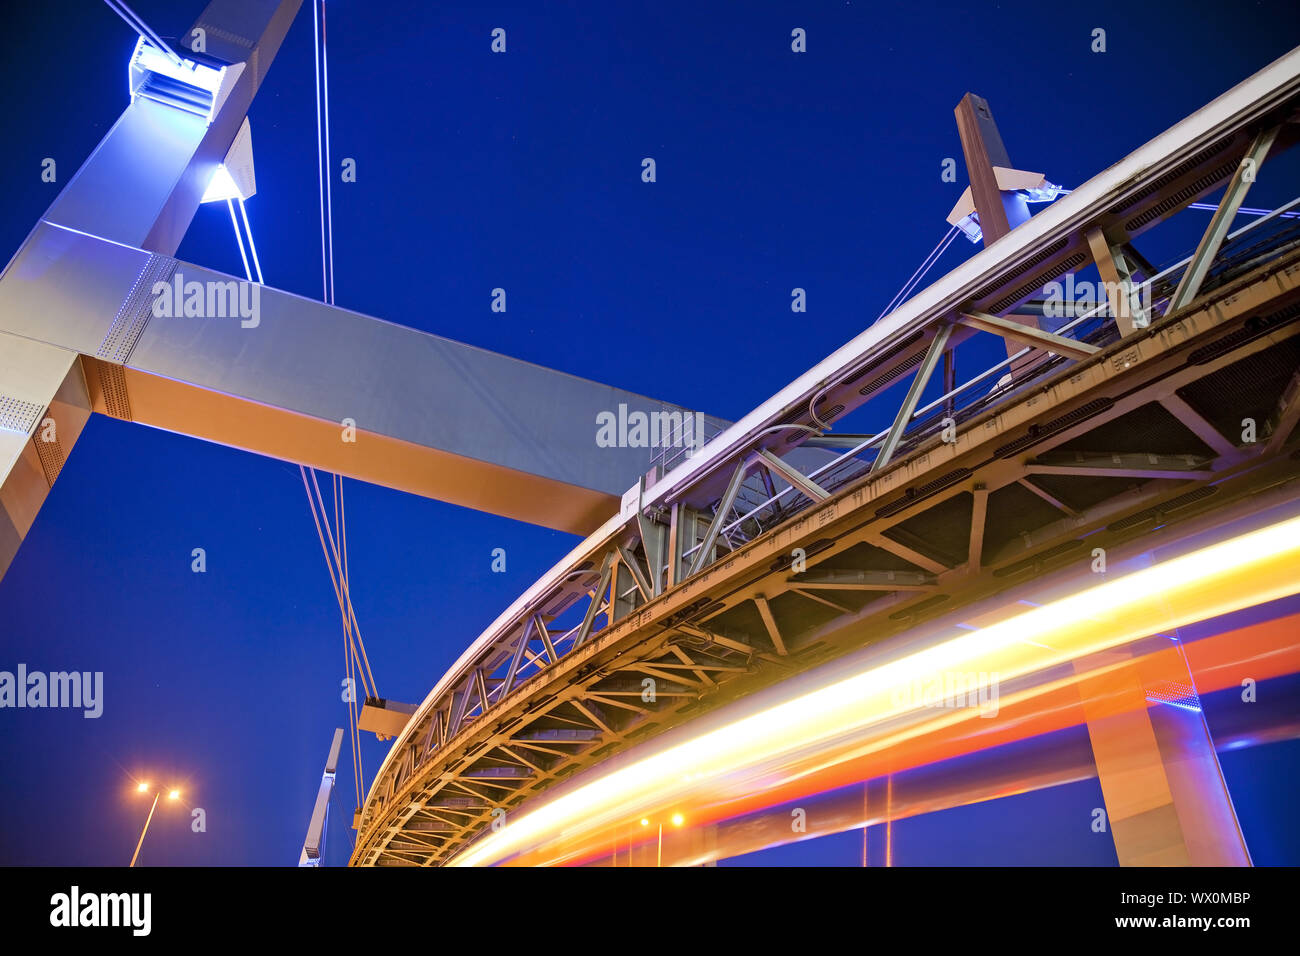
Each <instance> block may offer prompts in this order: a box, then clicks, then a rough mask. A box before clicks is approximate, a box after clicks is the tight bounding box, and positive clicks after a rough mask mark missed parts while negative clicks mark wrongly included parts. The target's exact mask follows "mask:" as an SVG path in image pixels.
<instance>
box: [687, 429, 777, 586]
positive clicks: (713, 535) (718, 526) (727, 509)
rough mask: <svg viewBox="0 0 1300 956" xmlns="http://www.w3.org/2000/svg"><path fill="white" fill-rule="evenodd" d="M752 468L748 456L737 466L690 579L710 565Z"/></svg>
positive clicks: (698, 554)
mask: <svg viewBox="0 0 1300 956" xmlns="http://www.w3.org/2000/svg"><path fill="white" fill-rule="evenodd" d="M760 454H761V453H760ZM750 467H751V460H750V458H749V457H748V456H746V457H744V458H742V459H741V461H740V464H738V465H736V470H735V471H733V472H732V473H731V480H730V481H729V482H727V490H726V491H725V492H724V493H723V495H722V500H721V501H719V502H718V507H717V509H715V510H714V512H713V520H712V521H710V522H709V530H708V531H707V532H705V535H704V541H703V542H702V543H701V544H700V550H698V551H696V552H695V560H693V561H692V562H691V569H690V571H688V572H687V576H688V577H689V576H690V575H692V574H696V573H698V572H699V570H700V569H701V568H703V567H704V566H705V565H706V564H708V562H709V554H710V553H711V552H712V551H713V546H714V544H716V543H717V541H718V534H719V533H720V532H721V531H722V526H723V525H724V524H726V522H727V516H728V515H729V514H731V509H732V507H733V506H734V505H735V503H736V496H737V495H738V494H740V486H741V485H743V484H744V483H745V476H746V475H748V474H749V469H750Z"/></svg>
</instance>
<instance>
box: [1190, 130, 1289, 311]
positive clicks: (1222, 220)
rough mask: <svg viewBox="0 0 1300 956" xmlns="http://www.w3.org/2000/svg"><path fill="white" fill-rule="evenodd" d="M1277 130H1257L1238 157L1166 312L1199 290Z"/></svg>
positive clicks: (1194, 295) (1275, 136) (1193, 296)
mask: <svg viewBox="0 0 1300 956" xmlns="http://www.w3.org/2000/svg"><path fill="white" fill-rule="evenodd" d="M1280 129H1281V127H1280V126H1272V127H1269V128H1268V129H1264V130H1261V131H1260V132H1259V133H1258V134H1257V135H1256V136H1255V140H1254V142H1252V143H1251V144H1250V148H1249V149H1247V150H1246V155H1245V156H1244V157H1242V160H1241V164H1240V165H1239V166H1238V167H1237V171H1236V172H1235V173H1233V174H1232V179H1231V180H1230V181H1229V183H1228V188H1227V190H1226V191H1225V192H1224V194H1223V198H1222V199H1221V200H1219V208H1218V209H1216V210H1214V215H1212V216H1211V217H1210V224H1209V225H1208V226H1206V227H1205V234H1204V235H1203V236H1201V241H1200V243H1198V244H1197V246H1196V251H1195V252H1194V253H1192V261H1191V262H1189V263H1188V264H1187V269H1186V271H1184V272H1183V278H1182V280H1181V281H1180V282H1179V283H1178V288H1177V289H1175V290H1174V294H1173V298H1171V299H1170V300H1169V307H1168V309H1166V310H1165V312H1166V314H1172V313H1174V312H1177V311H1178V310H1179V309H1182V308H1183V307H1184V306H1186V305H1187V304H1188V303H1189V302H1191V301H1192V300H1193V299H1195V298H1196V293H1197V292H1199V291H1200V290H1201V283H1203V282H1204V281H1205V277H1206V276H1207V275H1208V274H1209V272H1210V266H1211V265H1213V263H1214V259H1215V257H1216V256H1217V255H1218V254H1219V248H1220V247H1221V246H1222V245H1223V240H1224V239H1225V238H1227V235H1228V229H1229V228H1231V226H1232V220H1233V219H1234V218H1235V217H1236V215H1237V210H1238V209H1240V208H1241V204H1242V201H1243V200H1245V198H1246V193H1247V192H1248V191H1249V190H1250V184H1251V183H1253V182H1254V181H1255V176H1256V175H1257V174H1258V172H1259V167H1260V166H1262V165H1263V163H1264V159H1265V157H1267V156H1268V151H1269V149H1271V148H1272V146H1273V140H1275V139H1277V134H1278V131H1279V130H1280Z"/></svg>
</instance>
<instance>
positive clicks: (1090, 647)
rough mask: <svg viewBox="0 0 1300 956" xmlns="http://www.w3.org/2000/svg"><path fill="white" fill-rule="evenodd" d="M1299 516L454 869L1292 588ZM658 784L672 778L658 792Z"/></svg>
mask: <svg viewBox="0 0 1300 956" xmlns="http://www.w3.org/2000/svg"><path fill="white" fill-rule="evenodd" d="M1297 568H1300V518H1293V519H1290V520H1288V521H1283V522H1280V523H1278V524H1275V525H1272V526H1271V527H1268V528H1264V529H1262V530H1259V531H1255V532H1252V533H1250V534H1245V535H1241V536H1239V537H1236V538H1232V539H1230V540H1228V541H1225V542H1222V543H1220V544H1216V545H1212V546H1210V547H1207V548H1203V549H1201V550H1199V551H1195V552H1192V553H1190V554H1187V555H1184V556H1182V557H1179V558H1175V559H1172V560H1170V561H1166V562H1163V563H1161V564H1158V565H1155V566H1153V567H1150V568H1145V569H1143V570H1140V571H1136V572H1134V573H1132V574H1129V575H1127V576H1125V577H1123V578H1119V579H1116V580H1113V581H1108V582H1106V583H1104V584H1101V585H1098V586H1096V587H1092V588H1088V589H1086V590H1083V591H1081V592H1079V593H1077V594H1074V595H1071V596H1070V597H1067V598H1063V599H1061V600H1058V601H1054V602H1052V603H1050V604H1046V605H1043V606H1041V607H1036V608H1034V609H1032V610H1030V611H1027V612H1025V613H1023V614H1020V615H1017V616H1016V617H1012V618H1008V619H1006V620H1003V621H999V622H998V623H996V624H993V625H990V626H989V627H985V628H982V629H980V630H977V631H969V632H967V633H965V634H962V635H960V636H958V637H954V638H951V639H950V640H947V641H944V642H942V643H940V644H936V645H934V646H931V647H928V648H925V649H923V650H920V651H916V652H914V653H912V654H908V655H906V656H904V657H901V658H898V659H896V660H892V661H889V662H886V663H883V664H878V665H876V666H873V667H871V668H870V669H869V670H866V671H863V672H861V673H858V674H855V675H853V676H852V677H849V678H847V679H844V680H841V681H838V682H836V683H833V684H830V685H828V686H826V687H823V688H821V689H819V690H816V691H813V692H811V693H806V694H804V695H802V696H800V697H797V698H794V699H792V700H789V701H786V702H784V703H780V704H776V705H774V706H771V707H769V708H767V709H766V710H763V711H760V712H759V713H756V714H753V715H751V716H748V717H744V718H742V719H738V720H736V721H734V722H732V723H730V724H728V725H726V726H723V727H721V728H718V729H716V730H713V731H709V732H707V733H704V734H702V735H701V736H699V737H696V738H693V739H690V740H687V741H685V742H684V743H681V744H677V745H674V746H671V747H669V748H668V749H666V750H663V751H660V752H658V753H653V754H651V755H649V756H647V757H645V758H643V759H641V760H638V761H636V762H635V763H632V764H629V765H627V766H625V767H622V768H620V769H618V770H615V771H612V772H609V773H607V774H605V775H604V776H599V777H596V778H595V779H593V780H592V781H591V782H590V783H588V784H586V785H585V786H581V787H579V788H577V789H575V790H572V791H570V792H568V793H565V794H562V795H561V796H559V797H556V798H555V799H553V800H551V801H550V802H549V803H547V804H544V805H542V806H540V807H538V808H537V809H536V810H533V811H531V812H529V813H527V814H526V815H524V816H522V817H519V818H517V819H516V820H515V821H514V822H513V823H512V824H511V825H510V826H508V827H506V828H505V829H504V830H501V831H498V832H494V833H489V834H487V835H486V836H485V837H484V838H483V839H481V840H479V841H478V842H476V843H475V844H473V845H472V846H470V847H469V848H467V849H466V850H465V851H464V852H462V853H461V854H459V855H458V856H457V857H456V858H455V859H453V860H452V861H450V865H452V866H475V865H488V864H491V863H495V862H498V861H500V860H502V859H504V858H506V857H508V856H510V855H512V854H514V853H517V852H519V851H521V850H523V849H525V848H527V847H529V846H533V845H535V844H537V843H538V842H540V841H542V840H544V839H546V838H547V837H548V836H549V835H552V834H555V833H559V832H561V831H564V830H566V829H570V830H571V829H576V828H578V827H593V826H599V825H604V824H608V823H609V822H610V821H611V820H615V819H617V816H618V814H620V813H625V812H626V810H627V808H629V807H633V806H637V805H640V806H647V805H648V804H649V803H650V802H651V801H653V800H655V799H675V798H676V797H677V795H678V794H679V793H680V795H681V796H682V797H686V796H688V795H689V793H690V792H691V790H692V789H694V788H696V787H699V786H701V785H704V784H706V783H708V782H710V781H715V780H718V779H720V778H722V777H725V776H727V775H729V774H732V773H737V772H739V771H741V770H742V769H743V768H745V767H747V766H750V765H753V764H756V763H759V762H761V761H768V760H772V759H774V758H778V757H780V756H781V755H783V754H790V753H795V752H799V751H803V750H807V749H809V748H811V747H814V746H816V745H817V744H818V743H824V742H828V741H830V740H833V739H835V738H837V737H839V736H841V735H843V734H845V733H852V732H861V731H862V729H864V728H866V727H869V726H871V725H873V724H879V723H880V722H882V721H886V720H889V719H892V718H895V717H898V716H900V715H902V714H905V713H908V712H909V711H912V710H914V709H916V707H917V706H918V704H917V702H915V701H912V700H910V699H909V697H908V695H906V694H900V693H899V690H900V689H903V688H908V687H911V686H914V685H915V684H916V683H917V682H918V681H924V680H926V679H928V678H930V677H931V676H932V675H933V674H935V673H940V672H943V671H945V670H949V669H951V670H955V671H959V672H961V671H964V672H970V673H975V672H980V673H994V674H997V675H999V677H1000V679H1001V680H1002V681H1009V680H1011V679H1013V678H1015V677H1019V676H1022V675H1025V674H1029V673H1033V672H1035V671H1039V670H1042V669H1044V668H1047V667H1052V666H1056V665H1058V664H1063V663H1067V662H1069V661H1071V660H1073V659H1075V658H1079V657H1082V656H1085V655H1088V654H1092V653H1096V652H1097V651H1101V650H1105V649H1107V648H1112V647H1118V646H1120V645H1123V644H1126V643H1129V642H1131V641H1134V640H1137V639H1140V638H1142V637H1145V636H1147V635H1149V634H1153V633H1157V632H1159V631H1161V630H1166V629H1169V628H1174V627H1179V626H1182V625H1184V624H1188V623H1191V622H1193V621H1199V620H1205V619H1207V618H1210V617H1216V616H1218V615H1221V614H1226V613H1229V612H1231V611H1234V610H1239V609H1241V608H1244V607H1250V606H1253V605H1256V604H1260V603H1263V602H1265V601H1271V600H1276V599H1277V598H1280V597H1284V596H1286V595H1289V594H1294V593H1296V592H1297V591H1300V572H1297V570H1296V569H1297ZM666 781H679V783H678V784H677V785H676V787H666V786H665V782H666Z"/></svg>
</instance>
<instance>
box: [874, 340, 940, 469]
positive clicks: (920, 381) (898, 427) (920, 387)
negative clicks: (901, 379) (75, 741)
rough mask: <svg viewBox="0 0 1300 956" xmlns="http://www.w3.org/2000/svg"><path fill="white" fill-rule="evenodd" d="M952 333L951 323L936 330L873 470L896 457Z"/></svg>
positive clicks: (877, 456)
mask: <svg viewBox="0 0 1300 956" xmlns="http://www.w3.org/2000/svg"><path fill="white" fill-rule="evenodd" d="M950 335H952V326H951V325H946V324H945V325H941V326H939V329H938V331H937V332H935V334H934V341H933V342H931V343H930V348H929V351H927V352H926V353H925V358H924V359H923V360H922V361H921V367H920V368H918V369H917V370H916V375H914V376H913V377H912V384H911V386H910V387H909V388H908V390H907V397H905V398H904V399H903V407H902V408H900V409H899V410H898V415H897V416H896V417H895V418H894V424H893V425H891V426H890V428H889V434H888V435H886V436H885V441H884V444H882V445H881V446H880V453H879V454H878V455H876V460H875V461H873V462H872V463H871V470H872V471H873V472H874V471H879V470H880V469H881V468H884V467H885V466H886V465H887V464H889V460H890V459H891V458H893V457H894V451H895V450H896V449H897V448H898V443H899V442H900V441H901V440H902V438H903V431H904V430H905V429H906V428H907V425H908V422H910V421H911V420H912V413H913V412H915V411H916V403H917V402H918V401H920V399H921V393H922V392H924V391H925V386H926V385H927V384H928V383H929V381H930V376H931V375H933V374H934V369H935V366H937V365H938V364H939V358H940V357H941V356H942V355H943V353H944V350H945V349H946V348H947V347H948V337H949V336H950Z"/></svg>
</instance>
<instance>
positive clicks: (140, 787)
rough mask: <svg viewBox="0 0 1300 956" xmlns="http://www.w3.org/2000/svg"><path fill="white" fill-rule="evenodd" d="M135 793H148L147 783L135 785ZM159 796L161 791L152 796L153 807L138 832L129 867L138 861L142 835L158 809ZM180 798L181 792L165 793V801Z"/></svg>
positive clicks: (147, 829)
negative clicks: (137, 840) (138, 838)
mask: <svg viewBox="0 0 1300 956" xmlns="http://www.w3.org/2000/svg"><path fill="white" fill-rule="evenodd" d="M135 792H136V793H148V792H149V784H147V783H141V784H137V785H136V788H135ZM161 796H162V791H161V790H155V791H154V794H153V806H151V807H150V808H149V815H148V816H147V817H145V818H144V829H143V830H141V831H140V842H138V843H137V844H136V845H135V853H133V854H132V855H131V866H135V861H136V859H138V858H139V856H140V847H142V846H143V845H144V835H145V834H146V833H148V832H149V821H150V820H152V819H153V812H154V811H155V810H156V809H158V798H159V797H161ZM180 798H181V792H180V791H179V790H174V789H173V790H169V791H168V792H167V799H168V800H179V799H180Z"/></svg>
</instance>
